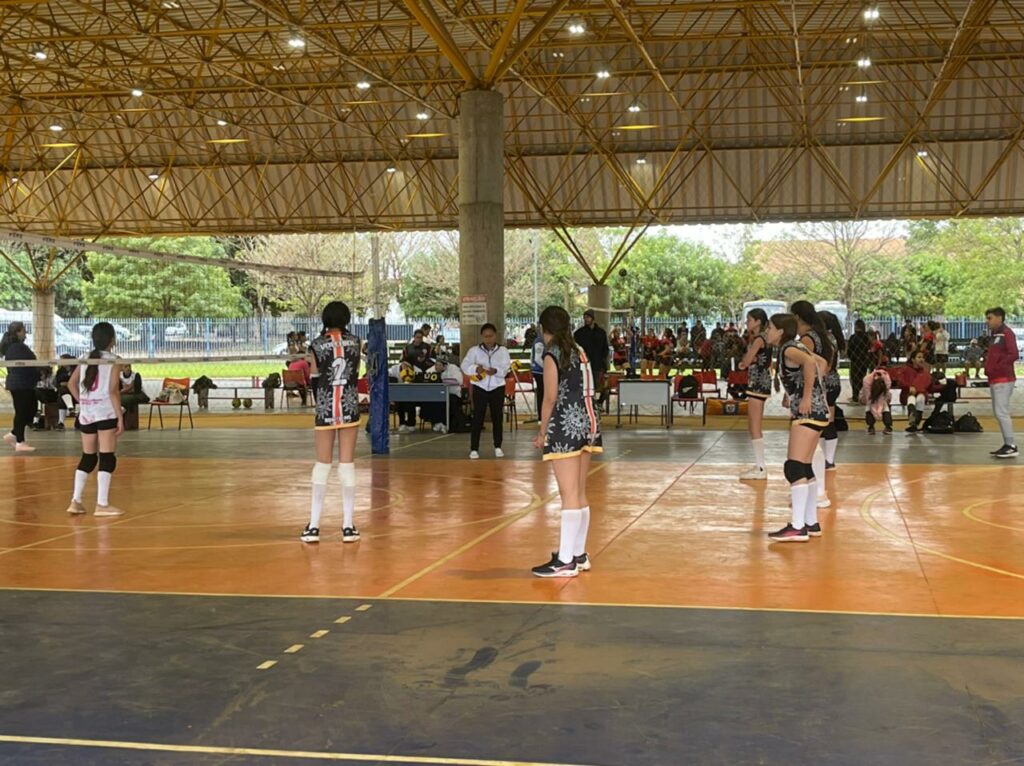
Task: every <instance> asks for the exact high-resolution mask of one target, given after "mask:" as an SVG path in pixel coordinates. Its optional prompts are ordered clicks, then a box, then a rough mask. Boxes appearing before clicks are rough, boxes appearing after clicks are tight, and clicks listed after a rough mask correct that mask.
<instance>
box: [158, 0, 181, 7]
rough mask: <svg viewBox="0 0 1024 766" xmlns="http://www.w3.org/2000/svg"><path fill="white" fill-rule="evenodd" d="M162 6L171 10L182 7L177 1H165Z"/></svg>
mask: <svg viewBox="0 0 1024 766" xmlns="http://www.w3.org/2000/svg"><path fill="white" fill-rule="evenodd" d="M161 5H162V6H163V7H164V8H169V9H173V8H180V7H181V6H180V5H179V4H178V3H177V2H175V0H164V2H162V3H161Z"/></svg>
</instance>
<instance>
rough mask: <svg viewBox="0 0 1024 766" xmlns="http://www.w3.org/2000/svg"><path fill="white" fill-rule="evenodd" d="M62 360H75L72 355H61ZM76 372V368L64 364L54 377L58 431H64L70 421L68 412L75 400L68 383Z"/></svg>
mask: <svg viewBox="0 0 1024 766" xmlns="http://www.w3.org/2000/svg"><path fill="white" fill-rule="evenodd" d="M60 358H61V359H74V358H75V357H74V356H73V355H72V354H61V355H60ZM72 372H74V367H71V366H70V365H66V364H62V365H61V366H60V367H58V368H57V372H56V374H54V376H53V383H54V385H55V386H56V387H57V401H58V410H57V430H58V431H63V430H64V421H65V420H67V419H68V410H69V409H71V407H72V405H74V402H75V400H74V399H72V398H71V393H70V392H69V391H68V382H69V381H70V380H71V373H72Z"/></svg>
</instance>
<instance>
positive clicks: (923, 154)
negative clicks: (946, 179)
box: [917, 149, 928, 159]
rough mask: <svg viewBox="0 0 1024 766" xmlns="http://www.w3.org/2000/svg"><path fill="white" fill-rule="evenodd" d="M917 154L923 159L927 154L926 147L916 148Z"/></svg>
mask: <svg viewBox="0 0 1024 766" xmlns="http://www.w3.org/2000/svg"><path fill="white" fill-rule="evenodd" d="M917 156H918V157H920V158H921V159H924V158H925V157H927V156H928V150H927V149H918V150H917Z"/></svg>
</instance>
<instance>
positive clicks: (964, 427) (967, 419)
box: [956, 412, 985, 434]
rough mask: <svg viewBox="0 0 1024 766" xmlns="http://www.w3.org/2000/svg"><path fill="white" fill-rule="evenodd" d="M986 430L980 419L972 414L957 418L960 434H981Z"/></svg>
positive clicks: (957, 429)
mask: <svg viewBox="0 0 1024 766" xmlns="http://www.w3.org/2000/svg"><path fill="white" fill-rule="evenodd" d="M984 430H985V429H983V428H982V427H981V423H979V422H978V419H977V418H976V417H974V415H973V414H972V413H970V412H968V413H967V414H966V415H961V416H960V417H959V418H957V421H956V432H957V433H958V434H980V433H982V432H983V431H984Z"/></svg>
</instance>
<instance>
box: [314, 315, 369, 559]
mask: <svg viewBox="0 0 1024 766" xmlns="http://www.w3.org/2000/svg"><path fill="white" fill-rule="evenodd" d="M351 318H352V314H351V312H350V311H349V308H348V306H346V305H345V304H344V303H342V302H341V301H331V302H330V303H328V304H327V306H325V307H324V310H323V313H322V316H321V319H322V320H323V325H324V329H323V332H321V334H320V337H318V338H316V339H315V340H314V341H313V342H312V343H311V344H310V345H309V356H310V367H311V368H312V370H313V373H312V375H311V382H312V386H313V391H314V401H315V403H316V414H315V415H314V437H313V438H314V444H315V447H316V463H315V464H314V465H313V491H312V501H311V504H310V511H309V523H308V524H307V525H306V528H305V529H304V530H302V535H301V536H300V539H301V540H302V542H304V543H318V542H320V515H321V513H323V509H324V497H325V496H326V495H327V480H328V478H329V477H330V475H331V464H332V463H333V462H334V445H335V444H337V445H338V478H339V480H340V481H341V504H342V516H343V518H342V532H341V539H342V542H346V543H355V542H359V530H358V529H356V525H355V520H354V515H355V504H356V466H355V451H356V436H357V435H358V434H359V420H360V413H359V392H358V383H359V360H360V348H361V343H360V340H359V338H357V337H356V336H355V335H352V334H351V333H350V332H349V331H348V323H349V321H350V320H351Z"/></svg>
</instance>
